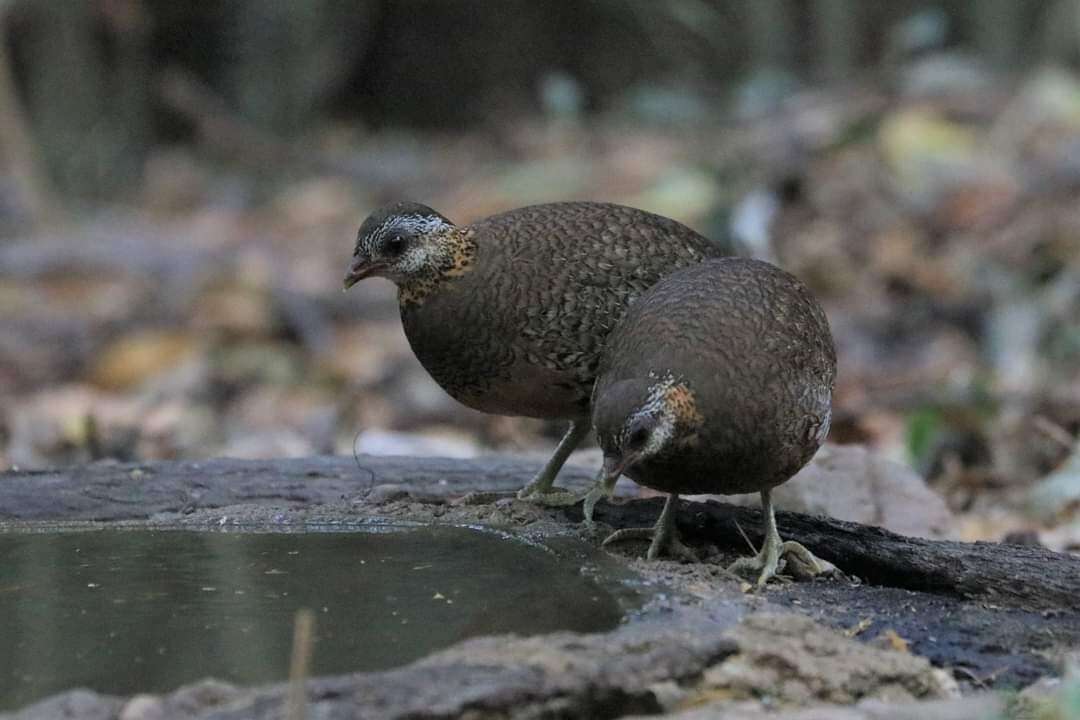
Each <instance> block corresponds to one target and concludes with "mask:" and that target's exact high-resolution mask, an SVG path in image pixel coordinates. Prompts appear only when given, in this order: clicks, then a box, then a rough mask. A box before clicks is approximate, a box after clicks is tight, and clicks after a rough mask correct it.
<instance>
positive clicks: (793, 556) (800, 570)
mask: <svg viewBox="0 0 1080 720" xmlns="http://www.w3.org/2000/svg"><path fill="white" fill-rule="evenodd" d="M761 514H762V515H763V516H764V518H765V544H764V545H763V546H762V548H761V550H760V551H759V552H758V554H757V555H755V556H754V557H752V558H739V559H738V560H736V561H735V562H733V563H732V564H731V565H729V566H728V572H733V573H736V574H738V573H739V571H740V570H744V569H748V570H752V571H754V572H757V573H758V579H757V586H758V587H762V586H763V585H765V583H767V582H768V581H769V580H770V579H772V578H774V577H776V571H777V568H778V567H779V565H780V558H781V557H782V556H790V557H788V559H787V567H788V568H789V569H790V570H795V571H796V572H797V574H798V575H799V576H800V577H813V576H815V575H820V574H822V573H826V572H830V571H834V570H835V569H836V567H835V566H834V565H833V564H832V563H830V562H828V561H827V560H822V559H821V558H818V557H816V556H815V555H814V554H813V553H812V552H810V551H809V550H807V549H806V548H805V547H803V546H802V545H800V544H799V543H797V542H795V541H793V540H789V541H787V542H783V541H781V540H780V533H779V532H778V531H777V529H776V514H775V513H774V512H773V505H772V491H771V490H762V491H761ZM793 566H794V567H793Z"/></svg>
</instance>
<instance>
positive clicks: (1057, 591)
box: [568, 498, 1080, 611]
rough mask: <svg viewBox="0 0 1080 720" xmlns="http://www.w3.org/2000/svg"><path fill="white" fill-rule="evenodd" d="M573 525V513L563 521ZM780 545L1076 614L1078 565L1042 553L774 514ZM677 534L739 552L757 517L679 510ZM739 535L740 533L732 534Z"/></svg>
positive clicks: (905, 584)
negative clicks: (790, 542)
mask: <svg viewBox="0 0 1080 720" xmlns="http://www.w3.org/2000/svg"><path fill="white" fill-rule="evenodd" d="M662 507H663V500H662V499H660V498H651V499H646V500H631V501H628V502H626V503H625V504H623V505H621V506H620V505H598V506H597V510H596V513H595V517H596V519H597V520H601V521H603V522H605V523H608V524H610V525H613V526H616V527H631V526H639V525H646V524H649V523H652V522H655V520H656V518H657V517H659V514H660V509H661V508H662ZM568 515H570V516H571V517H573V518H574V519H579V518H580V511H578V512H576V513H575V514H572V515H571V514H569V513H568ZM776 517H777V526H778V528H779V530H780V534H781V536H782V537H783V538H784V539H785V540H796V541H798V542H800V543H802V544H803V545H805V546H806V547H807V548H809V549H810V550H811V551H812V552H814V553H815V554H817V555H818V556H819V557H822V558H824V559H826V560H828V561H830V562H832V563H833V564H835V565H836V566H837V567H839V568H841V569H842V570H843V571H844V572H845V573H847V574H849V575H854V576H856V577H858V578H860V579H861V580H863V581H864V582H866V583H869V584H872V585H883V586H887V587H895V588H902V589H906V590H917V591H920V592H927V593H933V594H936V595H946V596H950V597H956V598H961V599H965V600H976V601H980V602H983V603H986V604H989V605H1000V606H1005V607H1016V608H1022V609H1027V610H1055V609H1062V610H1070V611H1076V610H1078V609H1080V557H1076V556H1073V555H1068V554H1065V553H1058V552H1054V551H1052V550H1048V549H1046V548H1043V547H1037V546H1027V545H1010V544H1005V543H992V542H975V543H965V542H954V541H945V540H926V539H922V538H913V537H906V536H903V535H898V534H896V533H893V532H890V531H888V530H885V529H883V528H879V527H873V526H868V525H860V524H858V523H851V522H844V521H842V520H836V519H833V518H829V517H823V516H810V515H803V514H800V513H791V512H777V514H776ZM677 524H678V527H679V531H680V532H681V533H682V534H683V536H684V539H686V540H688V541H689V542H690V543H691V544H696V545H701V544H704V543H714V544H716V545H717V546H718V547H722V548H735V549H738V550H739V551H740V552H742V551H743V550H745V548H746V541H745V540H744V539H743V533H745V534H746V535H747V536H748V537H749V538H750V540H751V541H753V542H754V544H755V545H757V546H760V543H761V542H762V537H763V531H762V522H761V512H760V511H759V510H757V509H754V508H746V507H740V506H735V505H729V504H727V503H721V502H716V501H707V502H703V503H701V502H683V503H681V505H680V508H679V514H678V516H677ZM740 528H741V532H740Z"/></svg>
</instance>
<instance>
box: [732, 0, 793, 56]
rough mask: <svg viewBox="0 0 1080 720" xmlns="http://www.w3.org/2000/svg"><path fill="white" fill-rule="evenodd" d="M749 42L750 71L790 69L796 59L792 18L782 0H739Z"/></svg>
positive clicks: (788, 8)
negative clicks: (745, 20)
mask: <svg viewBox="0 0 1080 720" xmlns="http://www.w3.org/2000/svg"><path fill="white" fill-rule="evenodd" d="M740 4H742V5H743V13H744V17H746V19H747V23H748V26H747V31H748V34H749V43H750V60H751V63H750V67H751V69H752V70H754V71H757V70H764V69H770V70H777V69H782V70H790V69H791V68H792V66H793V63H794V59H795V50H796V44H797V43H796V42H795V34H794V20H793V18H792V14H791V7H790V5H789V3H787V2H785V0H752V1H751V2H746V0H740Z"/></svg>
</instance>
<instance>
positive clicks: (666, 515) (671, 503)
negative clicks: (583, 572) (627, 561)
mask: <svg viewBox="0 0 1080 720" xmlns="http://www.w3.org/2000/svg"><path fill="white" fill-rule="evenodd" d="M678 503H679V496H678V495H676V494H674V493H672V494H670V495H668V499H667V502H666V503H664V510H663V512H661V513H660V519H659V520H657V521H656V526H655V527H651V528H626V529H624V530H616V531H615V532H613V533H612V534H611V535H608V536H607V538H606V539H605V540H604V542H603V543H601V544H602V545H610V544H611V543H616V542H622V541H623V540H652V542H651V543H650V544H649V552H648V553H647V554H646V555H645V559H647V560H655V559H657V558H658V557H660V554H661V553H662V552H665V551H670V553H671V554H672V555H674V556H675V557H678V558H680V559H682V560H687V561H688V562H698V557H697V555H696V554H695V553H694V551H693V550H691V549H690V548H688V547H687V546H686V545H684V544H683V542H682V540H680V539H679V531H678V530H677V529H676V528H675V506H676V505H678ZM594 504H595V502H594Z"/></svg>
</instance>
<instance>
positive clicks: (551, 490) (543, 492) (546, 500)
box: [517, 420, 589, 507]
mask: <svg viewBox="0 0 1080 720" xmlns="http://www.w3.org/2000/svg"><path fill="white" fill-rule="evenodd" d="M588 434H589V423H588V421H585V420H576V421H574V422H571V423H570V428H569V429H568V430H567V431H566V434H565V435H563V439H562V440H560V441H559V446H558V447H557V448H555V453H554V454H553V455H552V456H551V459H550V460H548V461H547V464H546V465H544V468H543V469H542V470H541V471H540V472H539V473H538V474H537V475H536V477H534V478H533V479H532V482H530V483H529V484H528V485H526V486H525V487H523V488H521V490H520V491H518V494H517V496H518V499H519V500H532V501H533V502H535V503H538V504H540V505H549V506H552V507H558V506H560V505H573V504H574V503H576V502H577V501H578V500H580V499H581V495H579V494H577V493H572V492H570V491H568V490H564V489H562V488H558V487H555V476H556V475H558V474H559V470H561V469H562V466H563V464H564V463H566V458H568V457H570V453H572V452H573V451H574V448H576V447H577V446H578V445H580V444H581V441H582V440H584V439H585V436H586V435H588Z"/></svg>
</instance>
